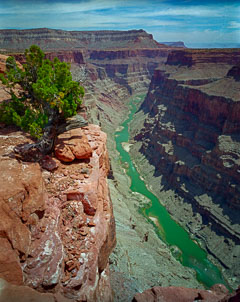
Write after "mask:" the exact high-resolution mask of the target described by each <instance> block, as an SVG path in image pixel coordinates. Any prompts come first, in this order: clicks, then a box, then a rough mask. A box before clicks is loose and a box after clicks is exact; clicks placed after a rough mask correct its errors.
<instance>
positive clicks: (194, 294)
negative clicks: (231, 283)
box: [132, 286, 225, 302]
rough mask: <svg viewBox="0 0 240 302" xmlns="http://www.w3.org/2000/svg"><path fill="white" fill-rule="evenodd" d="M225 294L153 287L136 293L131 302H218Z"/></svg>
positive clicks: (180, 288) (190, 289)
mask: <svg viewBox="0 0 240 302" xmlns="http://www.w3.org/2000/svg"><path fill="white" fill-rule="evenodd" d="M224 296H225V294H223V293H216V292H214V291H207V290H198V289H193V288H184V287H173V286H170V287H153V288H152V289H148V290H146V291H144V292H143V293H141V294H140V293H138V294H136V295H135V297H134V298H133V300H132V301H133V302H146V301H148V302H173V301H174V302H175V301H177V302H192V301H203V302H204V301H205V302H218V301H220V300H221V299H222V298H223V297H224Z"/></svg>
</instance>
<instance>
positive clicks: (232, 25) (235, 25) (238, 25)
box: [228, 21, 240, 28]
mask: <svg viewBox="0 0 240 302" xmlns="http://www.w3.org/2000/svg"><path fill="white" fill-rule="evenodd" d="M228 28H240V22H236V21H232V22H230V25H229V26H228Z"/></svg>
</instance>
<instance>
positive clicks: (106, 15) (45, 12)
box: [0, 0, 240, 47]
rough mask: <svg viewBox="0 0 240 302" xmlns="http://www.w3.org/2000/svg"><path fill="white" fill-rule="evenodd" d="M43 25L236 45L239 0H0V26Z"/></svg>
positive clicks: (188, 43)
mask: <svg viewBox="0 0 240 302" xmlns="http://www.w3.org/2000/svg"><path fill="white" fill-rule="evenodd" d="M43 27H45V28H46V27H47V28H55V29H63V30H130V29H144V30H146V31H147V32H148V33H151V34H153V37H154V39H156V40H157V41H159V42H167V41H184V42H185V44H186V46H188V47H194V45H203V46H204V45H207V44H209V45H210V44H211V45H214V44H215V45H218V44H221V45H223V44H225V45H226V47H232V45H233V44H236V43H239V44H240V0H236V1H234V0H226V1H225V0H218V1H215V0H179V1H177V0H175V1H169V0H158V1H157V0H69V1H63V0H0V29H10V28H11V29H30V28H43ZM239 47H240V45H239Z"/></svg>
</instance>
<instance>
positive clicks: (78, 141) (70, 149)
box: [55, 128, 92, 162]
mask: <svg viewBox="0 0 240 302" xmlns="http://www.w3.org/2000/svg"><path fill="white" fill-rule="evenodd" d="M55 155H56V157H57V158H58V159H59V160H61V161H63V162H72V161H73V160H74V159H75V158H77V159H88V158H90V157H91V156H92V148H91V146H90V145H89V142H88V139H87V137H86V136H85V135H84V133H83V131H82V129H81V128H76V129H72V130H69V131H67V132H64V133H62V134H60V135H59V136H58V138H57V141H56V146H55Z"/></svg>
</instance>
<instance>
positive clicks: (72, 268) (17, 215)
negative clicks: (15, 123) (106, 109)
mask: <svg viewBox="0 0 240 302" xmlns="http://www.w3.org/2000/svg"><path fill="white" fill-rule="evenodd" d="M5 130H6V129H5ZM77 130H79V129H77ZM73 133H75V134H76V133H77V134H76V135H74V134H73V136H74V139H75V140H76V145H78V142H77V137H78V136H79V135H78V134H79V132H78V131H77V132H73ZM82 136H84V138H85V140H87V141H88V140H89V141H90V144H91V145H92V146H90V144H89V148H90V149H91V150H92V147H93V146H95V145H96V146H97V147H96V148H94V151H91V152H92V156H91V157H90V158H89V163H87V162H84V161H82V162H75V163H73V164H72V165H64V164H62V163H61V162H59V163H58V169H53V170H52V171H51V173H50V172H48V171H44V173H43V176H44V179H45V185H44V182H43V179H42V173H41V169H40V167H39V165H38V164H34V163H27V164H26V163H21V162H18V161H17V160H15V159H14V158H11V157H10V156H9V154H11V153H8V152H7V151H6V150H12V148H13V146H14V145H15V144H16V142H17V140H16V137H18V136H17V135H16V134H14V133H13V134H11V135H9V136H6V135H2V136H1V135H0V140H1V145H0V156H1V161H0V167H1V171H3V172H4V173H2V174H1V186H0V215H1V220H0V234H1V238H0V243H1V248H0V265H1V269H0V277H2V278H5V279H6V280H8V281H9V282H11V283H13V284H18V285H19V284H22V285H23V284H24V285H28V286H29V287H31V288H34V289H36V290H38V291H41V292H51V294H47V295H46V294H45V295H44V294H40V293H38V292H36V291H33V290H32V289H30V288H29V287H18V288H17V287H16V288H15V287H14V288H13V287H12V286H13V285H6V284H5V283H4V284H3V286H4V288H5V289H4V290H2V296H1V297H0V299H2V300H0V301H16V294H14V292H15V293H17V294H18V295H19V296H20V297H19V299H18V300H19V301H22V300H23V301H30V300H31V301H59V302H65V301H79V300H86V301H99V302H100V301H101V302H105V301H109V302H110V301H112V292H111V286H110V282H109V270H108V257H109V254H110V253H111V251H112V249H113V247H114V245H115V240H116V238H115V224H114V218H113V212H112V206H111V200H110V197H109V193H108V185H107V180H106V176H107V173H108V167H109V163H108V155H107V150H106V135H105V134H104V133H102V132H101V131H100V128H99V127H97V126H93V125H90V126H88V127H87V128H85V129H83V130H81V137H82ZM87 137H88V138H87ZM19 138H20V140H22V139H24V137H22V136H21V135H19ZM80 139H81V138H80ZM19 142H20V141H19ZM11 144H13V145H11ZM45 161H46V162H45V163H43V164H46V166H47V167H49V165H50V166H51V161H52V159H51V158H50V157H47V158H45ZM49 162H50V163H49ZM53 166H54V168H55V165H53ZM82 172H84V173H87V174H81V173H82ZM78 174H80V175H81V176H83V178H81V179H78V178H71V175H76V176H77V175H78ZM84 175H86V176H88V178H85V177H84ZM73 188H74V189H73ZM45 190H46V191H45ZM64 190H65V192H69V195H67V194H65V195H64V194H63V192H64ZM46 192H47V193H48V198H47V195H46ZM64 196H65V197H64ZM67 196H68V198H67ZM5 285H6V286H5ZM25 293H28V295H29V300H28V299H27V298H26V294H25ZM6 296H8V297H9V300H4V299H6ZM11 299H12V300H11ZM21 299H22V300H21ZM24 299H25V300H24ZM69 299H70V300H69Z"/></svg>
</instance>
